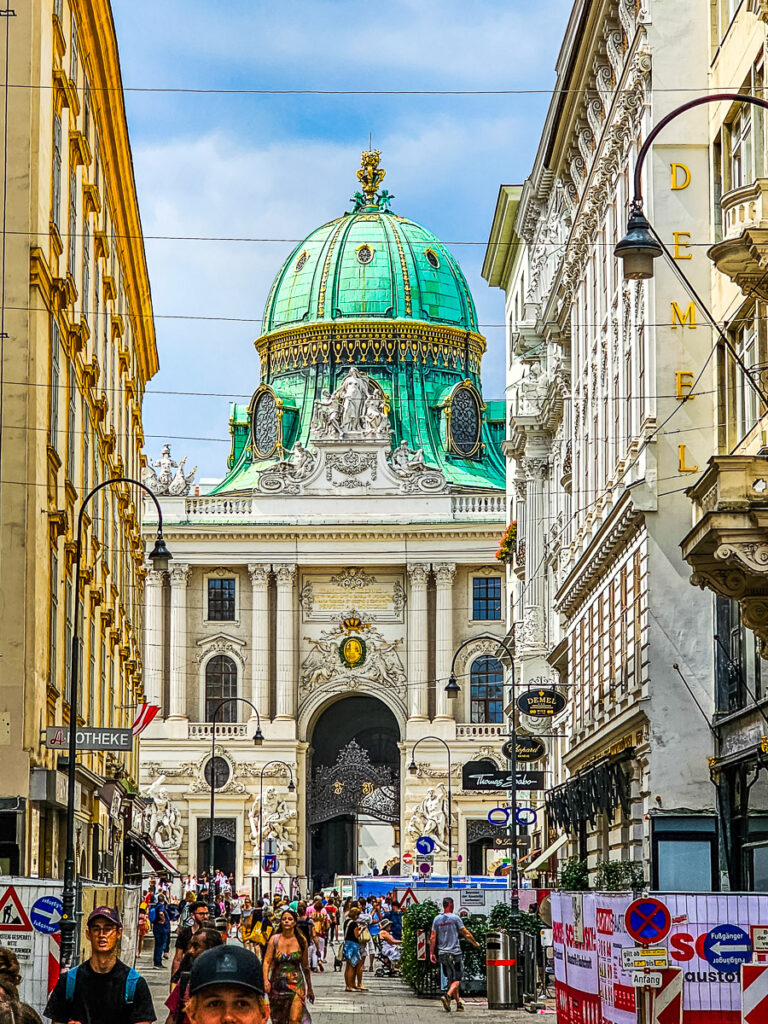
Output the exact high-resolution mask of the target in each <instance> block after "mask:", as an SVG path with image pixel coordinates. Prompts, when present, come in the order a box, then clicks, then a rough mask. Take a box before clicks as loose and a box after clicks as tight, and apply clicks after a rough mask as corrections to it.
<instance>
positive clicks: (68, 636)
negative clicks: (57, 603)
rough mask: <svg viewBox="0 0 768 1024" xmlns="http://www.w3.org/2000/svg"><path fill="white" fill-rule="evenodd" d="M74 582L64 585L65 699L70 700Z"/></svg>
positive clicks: (67, 582)
mask: <svg viewBox="0 0 768 1024" xmlns="http://www.w3.org/2000/svg"><path fill="white" fill-rule="evenodd" d="M71 654H72V580H67V581H66V583H65V584H64V663H65V665H66V670H65V672H64V683H65V690H64V699H65V700H69V698H70V696H71V694H72V688H71V683H72V658H71Z"/></svg>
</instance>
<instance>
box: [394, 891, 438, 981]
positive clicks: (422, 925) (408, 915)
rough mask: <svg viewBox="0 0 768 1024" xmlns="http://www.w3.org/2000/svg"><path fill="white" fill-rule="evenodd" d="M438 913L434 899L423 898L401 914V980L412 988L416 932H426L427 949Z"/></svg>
mask: <svg viewBox="0 0 768 1024" xmlns="http://www.w3.org/2000/svg"><path fill="white" fill-rule="evenodd" d="M439 913H440V910H439V908H438V906H437V904H436V903H435V902H434V900H424V901H423V903H413V904H411V906H410V907H408V909H407V910H406V912H405V913H404V914H403V945H402V949H401V952H400V973H401V975H402V977H403V981H405V982H407V984H409V985H410V986H411V988H413V989H415V988H416V971H417V966H418V963H419V961H418V958H417V956H416V933H417V932H420V931H421V932H425V933H426V936H427V949H429V933H430V932H431V931H432V922H433V921H434V919H435V917H436V916H437V914H439ZM427 955H429V953H427Z"/></svg>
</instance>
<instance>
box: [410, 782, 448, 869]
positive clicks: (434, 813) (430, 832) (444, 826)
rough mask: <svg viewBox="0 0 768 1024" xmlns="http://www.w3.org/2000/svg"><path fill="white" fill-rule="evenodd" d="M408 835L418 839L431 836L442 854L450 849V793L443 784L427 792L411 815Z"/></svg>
mask: <svg viewBox="0 0 768 1024" xmlns="http://www.w3.org/2000/svg"><path fill="white" fill-rule="evenodd" d="M408 834H409V835H411V836H415V837H416V838H419V837H420V836H429V837H430V838H431V839H433V840H434V842H435V849H436V850H437V851H438V852H440V853H442V852H444V851H445V850H447V849H448V843H447V837H448V792H447V790H446V788H445V786H444V785H443V783H442V782H441V783H440V784H439V785H438V786H434V787H430V788H429V789H428V790H427V795H426V796H425V797H424V799H423V800H422V801H421V803H420V804H419V805H418V807H417V808H416V809H415V810H414V812H413V814H411V819H410V821H409V822H408Z"/></svg>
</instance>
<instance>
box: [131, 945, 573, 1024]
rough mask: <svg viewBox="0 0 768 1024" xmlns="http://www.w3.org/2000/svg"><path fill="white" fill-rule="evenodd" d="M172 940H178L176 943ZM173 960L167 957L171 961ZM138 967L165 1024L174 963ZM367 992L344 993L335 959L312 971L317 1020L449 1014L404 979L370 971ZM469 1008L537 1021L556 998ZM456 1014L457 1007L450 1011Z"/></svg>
mask: <svg viewBox="0 0 768 1024" xmlns="http://www.w3.org/2000/svg"><path fill="white" fill-rule="evenodd" d="M172 945H173V943H172ZM170 960H171V958H169V959H168V960H166V961H165V963H166V964H167V965H170ZM136 966H137V969H138V970H139V972H140V973H141V974H142V975H143V976H144V977H145V978H146V979H147V981H148V982H149V987H150V989H151V991H152V998H153V999H154V1002H155V1013H156V1014H157V1019H158V1022H159V1024H165V1018H166V1016H167V1011H166V1010H165V1007H164V1005H163V1004H164V1002H165V1000H166V999H167V998H168V991H169V988H168V986H169V979H170V966H167V967H166V968H165V969H163V970H157V971H156V970H154V969H153V967H152V956H151V954H149V955H148V954H147V953H144V955H143V956H141V957H140V958H139V960H138V961H137V964H136ZM363 984H364V985H365V987H366V989H367V991H365V992H354V993H353V992H345V991H344V975H343V974H341V973H339V972H335V971H334V970H333V966H332V964H331V963H328V964H326V969H325V971H324V972H323V973H322V974H314V975H313V976H312V985H313V988H314V990H315V1003H314V1006H310V1007H309V1010H310V1014H311V1016H312V1022H313V1024H351V1022H350V1016H353V1015H358V1016H359V1015H361V1014H362V1015H364V1016H365V1017H366V1020H367V1021H369V1022H371V1024H403V1022H406V1024H411V1022H413V1021H414V1020H418V1022H419V1024H439V1022H440V1021H442V1020H445V1018H446V1016H447V1014H446V1012H445V1010H444V1009H443V1007H442V1004H441V1003H440V1001H439V1000H437V999H417V998H416V996H415V995H414V994H413V992H412V991H411V989H410V988H409V987H408V986H407V985H405V984H404V983H403V982H402V981H400V979H399V978H377V977H375V975H374V974H373V973H371V972H369V971H366V972H365V975H364V980H363ZM464 1004H465V1006H466V1010H465V1012H464V1013H463V1014H460V1015H459V1016H460V1019H461V1024H470V1022H471V1021H477V1022H480V1021H482V1022H483V1024H523V1022H527V1024H530V1022H531V1021H533V1020H541V1021H543V1022H546V1021H551V1022H552V1024H555V1021H556V1015H555V1009H554V1001H553V1000H551V999H550V1000H547V1009H546V1011H545V1012H544V1013H541V1014H536V1015H534V1014H530V1013H528V1012H527V1011H526V1010H489V1009H488V1003H487V1000H486V999H485V997H484V996H482V997H481V996H467V997H465V998H464ZM451 1016H452V1017H454V1018H455V1017H456V1016H457V1014H456V1011H455V1010H452V1011H451Z"/></svg>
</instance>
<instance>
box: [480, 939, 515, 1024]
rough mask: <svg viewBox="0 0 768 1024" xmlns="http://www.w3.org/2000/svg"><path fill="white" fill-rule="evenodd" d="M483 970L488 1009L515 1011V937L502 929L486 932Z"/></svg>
mask: <svg viewBox="0 0 768 1024" xmlns="http://www.w3.org/2000/svg"><path fill="white" fill-rule="evenodd" d="M485 969H486V980H487V986H488V1009H489V1010H511V1009H516V1008H517V1006H518V1005H519V1004H518V999H517V937H516V936H514V935H510V934H509V932H507V931H506V930H505V929H504V928H501V929H500V930H499V931H497V932H488V937H487V939H486V943H485Z"/></svg>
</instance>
